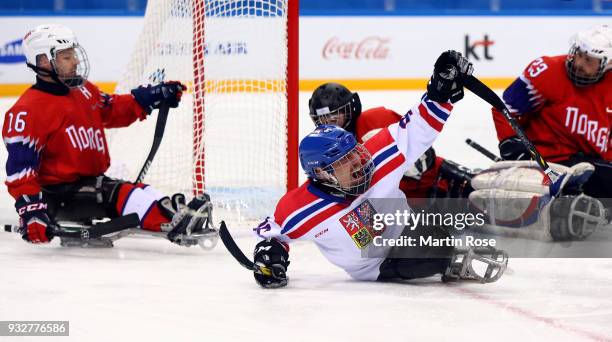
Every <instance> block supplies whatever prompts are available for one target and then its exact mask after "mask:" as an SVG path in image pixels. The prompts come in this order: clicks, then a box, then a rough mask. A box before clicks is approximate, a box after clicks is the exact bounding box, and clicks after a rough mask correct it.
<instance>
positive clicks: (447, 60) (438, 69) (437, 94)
mask: <svg viewBox="0 0 612 342" xmlns="http://www.w3.org/2000/svg"><path fill="white" fill-rule="evenodd" d="M473 70H474V67H473V66H472V63H470V62H469V61H468V60H467V58H465V57H463V56H462V55H461V53H459V52H457V51H454V50H449V51H445V52H443V53H442V54H441V55H440V57H438V59H437V60H436V64H435V65H434V72H433V75H432V76H431V79H430V80H429V83H428V84H427V96H428V97H429V98H430V99H431V100H433V101H436V102H448V101H450V102H451V103H455V102H457V101H459V100H461V99H462V98H463V79H464V78H465V77H467V76H470V75H471V74H472V71H473Z"/></svg>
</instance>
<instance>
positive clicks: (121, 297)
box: [0, 92, 612, 342]
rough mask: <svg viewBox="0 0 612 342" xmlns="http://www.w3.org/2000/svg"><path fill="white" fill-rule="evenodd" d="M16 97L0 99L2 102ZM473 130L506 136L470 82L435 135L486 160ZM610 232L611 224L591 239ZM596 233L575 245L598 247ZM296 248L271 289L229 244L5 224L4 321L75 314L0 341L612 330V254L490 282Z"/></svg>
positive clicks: (535, 264) (474, 163)
mask: <svg viewBox="0 0 612 342" xmlns="http://www.w3.org/2000/svg"><path fill="white" fill-rule="evenodd" d="M420 95H421V93H420V92H360V96H361V99H362V101H363V103H364V108H369V107H373V106H379V105H385V106H387V107H389V108H391V109H394V110H396V111H398V112H400V113H401V112H403V111H405V110H406V109H407V108H409V107H410V106H411V105H412V104H413V103H414V102H416V101H417V100H418V98H419V97H420ZM308 97H309V94H307V93H303V94H301V100H302V101H303V102H302V106H301V108H302V113H301V122H300V124H301V132H302V135H304V134H306V133H307V132H309V131H310V130H311V126H310V125H311V124H310V121H309V119H308V117H307V115H306V111H305V110H304V109H303V108H307V107H306V106H305V103H306V102H305V101H307V99H308ZM13 101H14V100H10V101H8V100H0V109H1V110H2V112H4V111H5V110H6V109H7V108H8V107H9V106H10V104H12V102H13ZM468 137H469V138H472V139H474V140H476V141H477V142H479V143H481V144H482V145H484V146H485V147H487V148H489V149H491V150H493V151H495V150H496V149H495V147H496V141H495V133H494V129H493V124H492V122H491V114H490V110H489V107H488V106H487V105H485V104H483V103H482V102H481V101H480V100H478V99H477V98H475V97H474V96H472V95H471V94H467V95H466V99H465V100H464V101H463V102H461V103H459V104H458V105H457V106H456V109H455V111H454V112H453V114H452V115H451V118H450V119H449V121H448V123H447V125H446V127H445V129H444V131H443V132H442V134H441V136H440V137H439V139H438V141H437V142H436V144H435V146H436V148H437V152H438V153H439V154H440V155H442V156H446V157H448V158H450V159H452V160H455V161H457V162H461V163H463V164H467V165H468V166H471V167H486V166H487V165H489V161H488V160H487V159H485V158H484V157H482V156H480V155H479V154H478V153H477V152H475V151H472V150H471V148H469V147H468V146H467V145H465V144H464V143H463V140H465V138H468ZM5 160H6V151H5V150H4V149H1V152H0V163H2V164H4V163H5ZM2 173H4V167H2ZM2 178H4V174H3V175H2ZM1 196H2V199H1V200H0V204H1V207H0V208H1V211H0V218H2V220H3V221H4V220H11V221H13V222H15V221H16V216H15V215H14V209H13V207H12V201H11V200H10V198H9V197H8V195H7V194H6V190H5V189H4V190H3V191H2V192H1ZM216 218H217V219H218V218H220V217H216ZM247 228H248V227H230V231H232V232H236V233H237V235H240V236H242V237H240V238H239V239H238V244H239V245H240V247H241V248H242V249H243V250H244V251H245V252H246V254H247V255H250V251H251V250H252V247H253V245H254V243H255V240H254V239H252V238H250V237H245V233H246V229H247ZM607 238H608V237H607V236H606V235H604V234H603V233H601V232H600V233H596V234H595V235H593V236H592V237H590V238H589V239H592V240H602V239H607ZM589 239H587V241H584V242H580V243H575V244H574V245H573V246H574V247H576V248H585V249H587V248H589V241H588V240H589ZM291 261H292V263H291V266H290V267H289V276H290V278H291V281H290V283H289V286H288V287H287V288H285V289H280V290H262V289H260V288H259V287H258V286H257V285H256V284H255V282H254V280H253V277H252V275H251V274H249V272H248V271H246V270H244V269H243V268H242V267H240V266H239V265H238V264H237V263H236V262H235V261H234V259H233V258H232V257H231V256H230V255H229V254H228V253H227V252H226V251H225V250H224V249H223V247H222V245H221V244H219V246H218V247H217V248H216V249H215V250H213V251H212V252H204V251H202V250H201V249H200V248H197V247H192V248H190V249H187V248H181V247H178V246H174V245H171V244H170V243H168V242H167V241H159V240H154V239H149V238H126V239H122V240H119V241H117V242H116V243H115V247H114V248H112V249H97V250H94V249H68V248H61V247H60V246H59V243H58V242H56V241H54V242H53V243H51V244H50V245H47V246H32V245H28V244H26V243H24V242H23V241H21V238H20V237H19V236H18V235H16V234H8V233H2V234H0V272H1V274H2V276H1V278H0V293H2V294H3V295H2V296H0V321H1V320H69V321H70V337H69V338H65V337H63V338H50V337H46V338H39V337H32V338H23V337H22V338H7V337H2V341H40V340H44V341H88V342H91V341H129V340H139V341H168V340H173V341H196V340H197V341H245V340H250V341H270V339H279V340H290V341H313V340H320V341H366V340H367V341H372V340H383V341H410V340H416V341H422V340H426V339H429V340H432V341H439V340H468V339H474V338H475V339H481V338H490V339H493V340H496V341H498V340H501V341H515V340H516V339H518V338H520V339H521V340H523V341H536V340H537V341H541V340H561V341H612V325H611V324H610V322H612V260H610V259H511V260H510V262H509V270H508V271H507V272H506V274H505V275H504V276H503V277H502V279H501V280H500V281H499V282H497V283H493V284H488V285H478V284H450V285H445V284H441V283H439V282H438V280H437V279H434V278H432V279H425V280H420V281H414V282H411V283H404V284H395V283H388V284H381V283H360V282H356V281H353V280H351V279H350V278H349V277H348V276H347V275H346V274H345V273H344V272H343V271H342V270H340V269H338V268H336V267H334V266H332V265H331V264H329V263H328V262H327V261H326V260H325V259H323V257H322V256H321V255H320V253H319V251H318V250H317V248H316V247H315V246H314V245H312V244H294V245H292V249H291Z"/></svg>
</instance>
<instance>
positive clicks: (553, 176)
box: [463, 75, 563, 196]
mask: <svg viewBox="0 0 612 342" xmlns="http://www.w3.org/2000/svg"><path fill="white" fill-rule="evenodd" d="M463 84H464V86H465V87H466V88H467V89H469V90H470V91H471V92H472V93H474V94H476V96H478V97H480V98H481V99H483V100H485V101H486V102H488V103H489V104H490V105H491V106H493V107H494V108H495V109H497V110H499V111H500V112H502V114H503V115H504V117H505V118H506V120H507V121H508V123H509V124H510V126H512V129H513V130H514V132H515V133H516V135H517V136H518V137H519V139H520V140H521V142H522V143H523V145H524V146H525V148H526V149H527V151H529V153H530V154H531V157H532V158H533V159H534V160H535V161H536V163H537V164H538V166H539V167H540V168H541V169H542V171H544V174H545V176H546V178H548V181H549V182H550V183H549V184H550V188H551V193H552V194H553V195H555V196H556V195H557V194H558V192H559V190H560V183H561V182H560V180H562V178H563V177H561V175H559V174H558V173H556V172H555V171H553V170H552V169H551V168H550V166H549V165H548V163H547V162H546V160H544V158H543V157H542V155H541V154H540V152H538V150H537V149H536V147H535V146H533V143H532V142H531V141H530V140H529V139H528V138H527V136H526V135H525V132H523V129H522V128H521V127H520V126H519V125H518V123H517V122H516V120H514V117H512V115H511V114H510V111H509V110H508V108H507V107H506V105H505V104H504V102H503V101H502V100H501V99H500V98H499V96H497V94H495V92H493V90H491V88H489V87H487V86H486V85H485V84H484V83H482V82H480V80H479V79H477V78H476V77H474V76H473V75H470V76H468V77H467V78H466V79H465V80H463Z"/></svg>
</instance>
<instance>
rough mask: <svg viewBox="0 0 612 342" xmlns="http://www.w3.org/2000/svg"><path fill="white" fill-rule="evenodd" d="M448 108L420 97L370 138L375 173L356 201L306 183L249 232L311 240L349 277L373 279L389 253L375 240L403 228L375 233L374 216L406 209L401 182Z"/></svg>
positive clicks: (289, 239)
mask: <svg viewBox="0 0 612 342" xmlns="http://www.w3.org/2000/svg"><path fill="white" fill-rule="evenodd" d="M451 109H452V105H451V104H450V103H437V102H433V101H431V100H429V99H428V98H427V96H426V95H425V96H423V98H422V99H421V102H419V103H418V104H417V105H416V106H415V107H414V108H412V109H411V110H409V111H408V113H407V114H406V115H405V116H404V117H403V118H402V119H401V120H400V121H399V122H398V123H395V124H393V125H391V126H389V127H387V128H386V129H383V130H381V131H380V132H379V133H378V134H376V135H375V136H373V137H372V138H370V139H369V140H368V141H367V142H366V143H365V144H364V146H365V148H366V149H367V150H368V151H369V152H370V154H371V155H372V158H373V162H374V165H375V169H374V174H373V176H372V181H371V184H370V188H369V189H368V190H367V191H366V192H365V193H363V194H362V195H360V196H359V197H357V198H355V199H354V200H352V201H350V202H347V201H346V200H344V199H342V198H339V197H336V196H333V195H330V194H327V193H325V192H323V191H321V190H320V189H319V188H317V187H316V186H314V185H313V184H311V183H310V182H306V183H304V184H303V185H302V186H300V187H299V188H297V189H294V190H291V191H289V192H288V193H286V194H285V195H284V196H283V197H282V198H281V199H280V201H279V202H278V204H277V205H276V211H275V212H274V216H273V217H268V218H266V220H265V221H264V222H262V223H261V224H260V225H259V226H258V227H257V228H254V229H253V231H254V232H255V234H256V235H258V236H259V237H262V238H272V237H274V238H276V239H278V240H280V241H281V242H285V243H291V242H292V241H296V240H310V241H313V242H314V243H315V244H316V245H317V246H318V247H319V249H320V250H321V252H322V253H323V255H324V256H325V257H326V258H327V259H328V260H329V261H330V262H331V263H333V264H334V265H336V266H338V267H340V268H342V269H344V270H345V271H346V272H347V273H348V274H349V275H350V276H351V277H353V278H355V279H359V280H376V279H377V278H378V275H379V273H380V272H379V267H380V265H381V264H382V262H383V261H384V260H385V257H386V253H387V252H388V251H387V250H385V249H383V248H381V247H376V248H372V247H373V246H372V245H373V244H372V242H373V240H374V238H375V237H376V236H378V235H381V236H382V237H383V238H384V239H387V238H397V237H399V235H400V234H401V232H402V230H403V227H394V226H386V227H385V228H384V229H382V230H377V229H374V227H373V215H374V214H376V213H379V214H386V213H390V214H395V213H396V211H398V210H399V211H400V212H407V210H409V208H408V205H407V203H406V197H405V195H404V193H403V192H402V191H401V190H400V189H399V182H400V179H401V178H402V176H403V174H404V172H406V170H407V169H408V167H409V166H410V165H412V164H413V163H414V162H415V161H416V160H417V159H418V158H419V157H420V156H421V155H422V154H423V153H424V152H425V150H427V149H428V148H429V147H430V146H431V145H432V144H433V142H434V140H435V138H436V137H437V136H438V134H439V132H440V131H441V130H442V127H443V125H444V123H445V122H446V119H447V118H448V116H449V114H450V111H451ZM389 199H398V200H389ZM399 199H401V200H399ZM372 252H374V253H372Z"/></svg>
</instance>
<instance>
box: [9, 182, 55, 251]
mask: <svg viewBox="0 0 612 342" xmlns="http://www.w3.org/2000/svg"><path fill="white" fill-rule="evenodd" d="M15 208H16V209H17V213H18V214H19V232H20V233H21V237H22V238H23V239H24V240H25V241H28V242H31V243H47V242H49V241H51V240H52V239H53V227H54V226H55V223H54V222H53V220H51V218H50V217H49V215H48V213H47V203H45V202H44V201H43V198H42V194H37V195H24V196H21V197H19V198H18V199H17V201H16V202H15Z"/></svg>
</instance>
